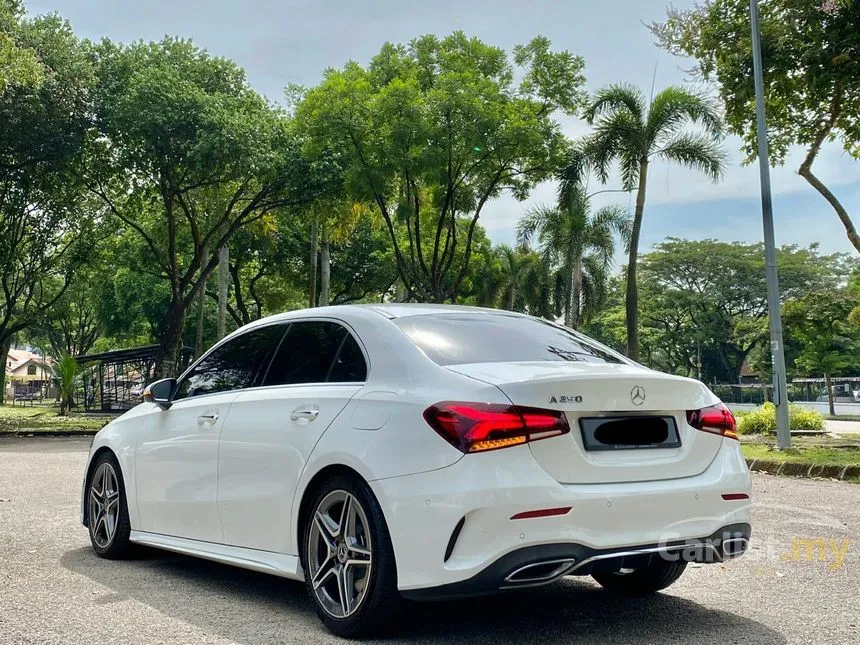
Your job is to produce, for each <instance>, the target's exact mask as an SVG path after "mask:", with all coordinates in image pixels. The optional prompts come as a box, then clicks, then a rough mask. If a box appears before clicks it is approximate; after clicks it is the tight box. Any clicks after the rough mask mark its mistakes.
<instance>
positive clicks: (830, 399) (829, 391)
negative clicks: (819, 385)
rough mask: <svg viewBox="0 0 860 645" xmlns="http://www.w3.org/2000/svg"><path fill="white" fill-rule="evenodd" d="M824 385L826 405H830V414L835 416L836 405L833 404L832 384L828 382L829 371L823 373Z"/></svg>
mask: <svg viewBox="0 0 860 645" xmlns="http://www.w3.org/2000/svg"><path fill="white" fill-rule="evenodd" d="M824 387H826V388H827V405H828V406H829V407H830V416H832V417H835V416H836V406H835V405H834V404H833V385H832V384H831V382H830V373H829V372H825V373H824Z"/></svg>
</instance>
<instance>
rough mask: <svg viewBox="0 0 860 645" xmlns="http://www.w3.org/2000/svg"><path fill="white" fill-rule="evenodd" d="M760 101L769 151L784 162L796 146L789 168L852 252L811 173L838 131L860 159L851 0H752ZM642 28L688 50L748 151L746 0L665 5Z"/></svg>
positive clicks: (677, 49)
mask: <svg viewBox="0 0 860 645" xmlns="http://www.w3.org/2000/svg"><path fill="white" fill-rule="evenodd" d="M760 5H761V8H760V18H761V40H762V58H763V61H762V62H763V72H764V96H765V109H766V111H767V125H768V139H769V144H770V159H771V163H773V164H782V163H784V162H785V158H786V155H787V153H788V151H789V149H790V148H791V147H792V146H794V145H799V146H803V147H804V148H805V150H806V155H805V157H804V159H803V162H802V163H801V164H800V167H799V168H798V174H799V175H800V176H801V177H803V178H804V179H805V180H806V181H807V182H808V183H809V185H810V186H812V187H813V188H814V189H815V190H816V191H818V193H819V194H821V196H822V197H824V199H826V200H827V202H828V203H829V204H830V206H831V207H832V208H833V210H834V211H835V212H836V215H837V217H838V218H839V221H840V222H841V223H842V226H843V227H844V228H845V233H846V235H847V236H848V239H849V240H850V241H851V244H853V245H854V248H856V249H857V251H860V234H858V232H857V230H856V228H855V226H854V223H853V222H852V220H851V217H850V215H849V213H848V211H847V209H846V208H845V206H844V205H843V204H842V203H841V202H840V200H839V199H838V198H837V197H836V195H835V194H834V193H833V192H832V191H831V190H830V188H828V187H827V185H825V183H824V182H823V181H821V179H820V178H819V177H818V176H816V175H815V174H814V173H813V172H812V165H813V163H814V162H815V160H816V158H817V157H818V155H819V153H820V152H821V147H822V145H823V144H824V142H825V141H829V140H835V139H838V140H839V141H840V143H841V144H842V147H843V148H844V149H845V151H846V152H847V153H848V154H849V155H850V156H852V157H853V158H854V159H858V158H860V126H858V123H860V29H858V25H860V2H850V1H842V2H833V1H821V2H817V1H811V0H769V1H768V2H764V3H760ZM651 30H652V31H653V32H654V33H655V34H656V36H657V39H658V43H659V45H660V46H662V47H663V48H664V49H666V50H668V51H669V52H671V53H674V54H678V55H683V56H692V57H694V58H695V59H696V61H697V68H696V69H695V70H694V74H695V75H696V76H700V77H702V78H703V79H705V80H707V81H715V82H716V84H717V86H718V87H719V91H720V97H721V98H722V100H723V102H724V104H725V106H726V119H727V121H728V125H729V127H730V129H731V131H732V132H734V133H736V134H738V135H739V136H741V137H743V140H744V148H745V150H746V153H747V161H752V160H753V159H755V158H756V156H757V150H758V148H757V144H756V136H757V135H756V126H755V114H756V113H755V92H754V88H753V74H752V45H751V34H750V26H749V2H747V0H712V1H710V2H707V3H705V4H703V5H701V6H698V7H696V8H695V9H690V10H670V11H669V14H668V17H667V19H666V21H665V22H663V23H655V24H653V25H652V26H651Z"/></svg>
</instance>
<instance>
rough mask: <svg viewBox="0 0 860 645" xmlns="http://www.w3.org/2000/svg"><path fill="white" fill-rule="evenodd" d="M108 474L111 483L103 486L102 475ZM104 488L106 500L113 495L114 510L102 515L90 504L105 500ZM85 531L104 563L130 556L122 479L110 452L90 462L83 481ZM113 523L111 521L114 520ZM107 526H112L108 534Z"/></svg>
mask: <svg viewBox="0 0 860 645" xmlns="http://www.w3.org/2000/svg"><path fill="white" fill-rule="evenodd" d="M107 471H109V472H110V473H112V476H113V482H112V483H109V484H108V485H107V487H106V486H105V482H104V481H103V480H102V479H101V477H102V473H104V472H107ZM105 488H107V492H108V493H109V494H108V497H109V498H113V494H115V498H116V502H115V507H114V508H115V511H114V512H113V513H111V512H110V509H109V510H108V512H107V513H103V512H101V510H100V505H99V504H98V503H97V502H96V503H94V501H95V500H94V497H95V498H96V499H99V498H101V499H103V500H104V499H105V497H104V496H105ZM86 494H87V502H86V510H87V528H88V529H89V535H90V543H91V544H92V545H93V550H94V551H95V552H96V554H98V555H99V557H102V558H106V559H108V560H121V559H123V558H127V557H128V556H129V555H131V552H132V549H133V545H132V543H131V542H130V541H129V539H128V538H129V535H130V534H131V523H130V522H129V519H128V502H127V499H126V495H125V483H124V482H123V479H122V470H121V469H120V467H119V462H117V460H116V457H114V455H113V453H111V452H103V453H101V454H100V455H99V456H98V457H96V458H95V460H94V461H93V463H92V467H91V468H90V473H89V477H88V478H87V491H86ZM114 520H115V521H114ZM108 526H113V527H114V528H113V530H112V531H107V527H108Z"/></svg>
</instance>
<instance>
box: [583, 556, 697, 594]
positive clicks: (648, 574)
mask: <svg viewBox="0 0 860 645" xmlns="http://www.w3.org/2000/svg"><path fill="white" fill-rule="evenodd" d="M686 568H687V563H686V562H685V561H684V560H681V559H678V560H673V561H669V560H664V559H663V558H661V557H659V556H655V557H652V558H651V561H650V562H649V563H648V565H647V566H645V567H641V568H639V569H634V570H633V571H630V572H620V571H612V572H606V573H594V574H592V576H591V577H592V578H594V579H595V580H596V581H597V582H598V583H599V584H600V586H601V587H603V588H604V589H606V590H607V591H611V592H613V593H617V594H622V595H625V596H647V595H649V594H653V593H656V592H658V591H660V590H661V589H665V588H666V587H668V586H669V585H671V584H672V583H673V582H675V581H676V580H677V579H678V578H680V577H681V574H682V573H684V569H686Z"/></svg>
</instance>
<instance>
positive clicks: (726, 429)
mask: <svg viewBox="0 0 860 645" xmlns="http://www.w3.org/2000/svg"><path fill="white" fill-rule="evenodd" d="M687 423H689V424H690V425H691V426H693V427H694V428H696V429H697V430H701V431H702V432H710V433H711V434H718V435H721V436H723V437H728V438H729V439H737V438H738V433H737V427H736V425H735V417H734V415H733V414H732V411H731V410H729V409H728V408H727V407H726V404H725V403H717V404H716V405H712V406H709V407H707V408H702V409H701V410H687Z"/></svg>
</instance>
